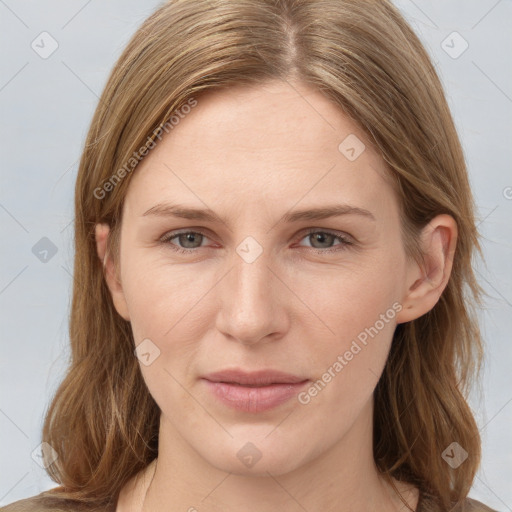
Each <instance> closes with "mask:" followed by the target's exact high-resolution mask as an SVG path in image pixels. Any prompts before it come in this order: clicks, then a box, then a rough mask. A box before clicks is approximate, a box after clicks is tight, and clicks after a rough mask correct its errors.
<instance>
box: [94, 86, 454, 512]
mask: <svg viewBox="0 0 512 512" xmlns="http://www.w3.org/2000/svg"><path fill="white" fill-rule="evenodd" d="M350 134H353V135H355V136H357V137H358V138H359V139H360V140H361V141H363V142H364V143H365V145H366V149H364V151H362V153H361V154H360V155H359V156H358V157H357V158H356V159H354V160H353V161H351V160H350V159H348V158H347V157H346V153H344V152H343V147H342V150H341V151H340V149H339V148H338V146H339V145H340V143H342V141H344V140H345V139H346V137H347V136H348V135H350ZM353 141H354V139H351V142H353ZM352 145H353V144H352ZM350 156H353V155H352V154H350ZM385 176H386V169H385V164H384V161H383V160H382V157H381V156H380V155H379V154H378V153H377V152H376V151H375V150H374V149H373V148H372V147H371V145H370V144H369V142H368V141H366V139H365V136H364V133H362V132H361V130H360V129H359V128H358V127H357V126H356V125H355V124H354V123H353V122H352V121H351V120H349V119H348V118H347V117H346V116H344V115H343V113H342V112H341V111H340V110H339V109H337V108H336V106H335V105H333V104H332V103H331V102H329V101H328V100H327V99H326V98H324V97H323V96H322V95H321V94H320V93H319V92H318V91H316V90H314V89H311V88H309V87H307V86H305V85H304V84H300V83H295V84H294V85H293V87H291V86H290V85H289V84H286V83H284V82H280V81H278V82H271V83H268V84H266V85H265V86H258V87H257V88H255V87H253V88H247V87H232V88H230V89H228V90H225V91H221V92H219V91H216V92H215V93H213V94H208V95H206V96H204V97H200V98H199V100H198V105H197V106H196V107H195V108H194V109H193V111H192V112H191V113H190V114H188V115H187V116H186V117H185V118H184V119H182V120H181V121H180V123H179V125H177V126H176V127H175V128H174V129H173V131H172V132H171V133H170V134H169V135H168V136H164V138H163V140H162V141H161V142H158V145H157V146H156V148H155V149H153V150H152V151H151V152H150V153H149V154H148V155H147V156H146V157H145V159H144V160H143V161H142V162H141V164H140V165H139V167H138V168H137V170H136V172H135V174H134V176H133V177H132V178H131V179H132V181H131V183H130V186H129V189H128V193H127V197H126V200H125V204H124V210H123V223H122V231H121V248H120V261H114V260H113V259H112V257H111V256H110V255H109V254H105V252H106V251H105V249H106V240H107V237H108V233H109V230H108V226H106V225H97V227H96V239H97V247H98V255H99V257H100V259H101V260H102V261H104V264H105V278H106V280H107V284H108V286H109V289H110V291H111V294H112V298H113V301H114V304H115V307H116V309H117V311H118V313H119V314H120V315H121V316H122V317H123V318H125V319H126V320H129V321H130V322H131V326H132V330H133V334H134V339H135V343H136V345H138V344H140V343H141V342H142V341H143V340H145V339H149V340H151V343H152V344H153V345H154V346H155V347H157V348H158V350H159V351H160V352H159V355H158V357H156V358H155V359H154V360H153V361H152V362H151V364H149V365H147V366H146V365H144V364H142V363H141V372H142V375H143V377H144V380H145V382H146V384H147V386H148V389H149V391H150V393H151V395H152V396H153V397H154V399H155V401H156V402H157V404H158V405H159V407H160V409H161V421H160V432H159V433H160V438H159V439H160V441H159V455H158V463H157V465H156V472H155V473H154V478H153V480H152V483H151V486H150V488H149V491H148V492H147V496H145V494H146V491H147V490H148V486H149V482H150V480H151V476H153V471H154V465H153V464H152V465H150V466H148V467H147V468H146V470H145V471H144V472H141V473H140V474H139V475H137V477H136V478H134V479H132V480H131V481H130V482H129V483H128V484H127V485H126V486H125V487H124V488H123V490H122V492H121V495H120V498H119V501H118V506H117V511H116V512H140V511H142V510H143V511H144V512H163V511H165V512H174V511H176V512H177V511H187V510H188V511H190V512H193V511H194V510H197V511H199V512H201V511H209V512H221V511H222V512H234V511H235V510H236V511H239V510H244V511H254V512H271V511H272V512H274V511H276V510H279V511H281V512H296V511H297V512H298V511H303V510H309V511H313V510H324V511H326V512H328V511H332V512H334V511H336V512H339V511H363V510H379V511H382V512H391V511H398V510H407V508H406V506H405V505H404V503H403V502H402V501H401V500H400V498H399V497H398V496H397V494H396V492H395V491H394V490H393V489H392V488H391V487H390V486H389V484H387V483H386V482H385V481H384V479H383V478H382V476H381V475H380V473H379V471H378V470H377V468H376V466H375V463H374V459H373V451H372V417H373V403H374V402H373V391H374V389H375V386H376V384H377V382H378V378H379V376H380V375H381V372H382V370H383V368H384V365H385V362H386V358H387V355H388V352H389V348H390V345H391V341H392V336H393V332H394V329H395V327H396V325H397V324H399V323H403V322H408V321H410V320H413V319H415V318H418V317H420V316H422V315H423V314H425V313H426V312H428V311H429V310H430V309H432V307H433V306H434V305H435V304H436V302H437V301H438V300H439V297H440V295H441V293H442V291H443V290H444V288H445V286H446V284H447V282H448V279H449V275H450V272H451V267H452V259H453V254H454V251H455V244H456V236H457V227H456V223H455V221H454V220H453V218H452V217H450V216H448V215H439V216H437V217H435V218H434V219H433V220H432V221H431V222H430V224H429V225H428V226H427V227H426V228H425V229H424V231H423V233H422V238H421V242H422V246H423V250H424V252H425V254H426V255H427V259H426V261H427V266H426V268H420V267H419V266H418V265H417V264H416V263H415V262H413V261H411V260H409V259H407V258H406V255H405V252H404V247H403V242H402V239H401V235H400V222H399V216H398V211H399V210H398V199H397V197H396V196H395V194H394V192H393V189H392V188H391V186H390V184H389V182H388V181H387V180H386V179H385ZM163 202H168V203H173V204H177V203H179V204H180V205H183V206H187V207H191V208H199V209H204V208H210V209H211V210H212V211H213V212H214V214H215V218H214V219H210V220H198V219H184V218H178V217H173V216H163V215H149V214H148V215H144V213H145V212H146V211H148V210H149V209H151V208H152V207H154V206H155V205H157V204H158V203H163ZM342 203H343V204H350V205H351V206H355V207H358V208H361V209H365V210H368V211H369V212H370V213H371V214H372V216H373V218H372V217H370V216H368V215H360V214H357V213H348V214H344V215H340V216H336V217H330V218H325V219H321V220H320V219H317V220H307V219H302V220H298V221H294V222H292V221H281V222H279V221H280V219H281V218H282V217H283V215H284V214H286V213H290V212H296V211H298V210H302V209H311V208H318V207H326V206H327V205H338V204H342ZM220 218H222V219H223V221H222V220H220ZM309 228H314V231H313V233H314V234H312V233H310V232H309V231H308V230H309ZM178 230H179V231H180V233H181V234H183V232H187V230H188V231H190V232H194V233H196V234H195V235H194V236H193V237H192V238H190V239H187V237H184V236H182V237H178V236H175V237H174V238H172V239H167V241H160V239H161V238H162V237H163V236H164V235H169V234H175V235H176V231H178ZM326 232H327V234H326ZM321 233H323V235H321ZM331 235H334V236H331ZM337 236H341V237H342V238H341V239H338V238H337ZM247 237H252V238H251V239H249V242H247ZM347 241H349V242H351V243H350V244H349V243H347ZM242 242H243V243H242ZM241 244H242V245H241ZM173 247H174V248H188V249H189V251H190V252H188V253H187V254H181V253H178V252H176V251H175V250H173ZM237 248H243V249H244V251H238V252H237ZM259 248H261V250H262V252H261V254H259V253H258V254H259V255H258V256H257V257H256V258H255V259H254V260H253V261H250V262H248V260H247V259H244V257H242V256H243V255H245V254H250V255H255V254H256V252H255V251H258V249H259ZM393 304H394V305H395V307H394V308H393ZM397 305H398V307H396V306H397ZM389 311H391V312H392V313H389ZM383 314H386V315H387V316H386V319H385V320H386V321H383V320H382V316H381V315H383ZM379 319H381V321H380V323H377V321H379ZM381 325H382V327H381ZM371 326H378V329H377V330H378V333H377V334H374V335H373V336H372V337H368V340H367V344H365V345H363V344H361V343H359V345H360V348H361V350H359V351H357V352H356V353H355V354H354V355H353V356H350V355H348V356H347V357H345V354H346V353H347V351H350V349H351V346H352V347H353V345H352V343H353V341H354V340H358V335H360V334H361V333H362V332H365V329H367V328H370V327H371ZM359 339H360V338H359ZM146 343H147V342H146ZM153 345H151V346H153ZM340 355H341V356H343V361H344V362H345V363H346V364H343V368H342V370H341V371H338V372H336V371H335V370H333V364H334V363H335V362H336V361H337V360H338V359H337V358H338V356H340ZM226 368H241V369H244V370H246V371H254V370H259V369H269V368H270V369H274V370H281V371H284V372H287V373H292V374H294V375H297V376H300V377H303V378H305V379H309V380H310V381H311V382H316V381H317V380H318V379H322V378H323V379H324V382H325V379H326V377H325V373H326V372H327V371H328V369H329V368H330V369H331V373H330V375H331V377H332V378H331V379H330V380H329V382H328V383H327V384H326V385H325V387H324V388H323V389H322V390H321V391H320V392H318V393H317V394H315V395H314V396H311V395H308V396H309V398H310V400H309V402H307V403H304V402H305V400H303V402H301V401H300V400H298V398H297V397H294V398H292V399H290V400H288V401H287V402H285V403H283V404H281V405H279V406H277V407H274V408H272V409H270V410H267V411H263V412H259V413H250V412H246V411H241V410H235V409H232V408H229V407H227V406H226V405H225V404H224V403H222V402H220V401H219V400H218V399H217V398H216V397H214V396H213V395H212V394H211V393H210V392H209V389H207V386H205V381H204V380H203V379H202V378H201V377H203V376H204V375H205V374H206V373H209V372H212V371H218V370H221V369H226ZM308 389H309V388H306V391H307V390H308ZM247 443H252V445H254V446H255V447H256V449H257V451H258V453H259V454H260V455H261V458H260V459H259V460H258V461H257V462H256V463H255V464H254V465H253V466H251V467H249V466H247V465H246V464H244V463H242V461H241V459H240V458H239V456H237V454H239V452H240V450H241V449H242V448H243V447H244V446H247ZM394 483H395V485H396V487H397V489H398V490H399V491H400V492H401V494H402V495H403V497H404V498H405V500H406V501H407V503H408V506H409V507H410V508H411V509H412V510H414V509H415V508H416V505H417V501H418V490H417V489H416V488H414V487H412V486H409V485H406V484H402V483H399V482H397V481H395V482H394ZM143 502H144V505H143Z"/></svg>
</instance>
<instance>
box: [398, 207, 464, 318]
mask: <svg viewBox="0 0 512 512" xmlns="http://www.w3.org/2000/svg"><path fill="white" fill-rule="evenodd" d="M456 244H457V223H456V222H455V220H454V219H453V217H451V216H450V215H447V214H441V215H438V216H437V217H435V218H434V219H432V221H431V222H429V224H428V225H427V226H425V228H424V229H423V231H422V233H421V246H422V251H423V254H424V255H425V257H424V260H425V264H424V265H418V263H416V262H411V263H410V266H409V268H408V270H407V280H406V291H405V295H404V297H403V300H402V306H403V309H402V311H400V313H399V314H398V315H397V323H404V322H409V321H411V320H415V319H416V318H419V317H420V316H423V315H424V314H425V313H428V312H429V311H430V310H431V309H432V308H433V307H434V306H435V305H436V304H437V302H438V300H439V298H440V297H441V294H442V293H443V291H444V289H445V288H446V285H447V284H448V281H449V279H450V274H451V270H452V265H453V257H454V255H455V248H456Z"/></svg>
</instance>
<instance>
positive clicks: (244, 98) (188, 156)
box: [126, 81, 391, 214]
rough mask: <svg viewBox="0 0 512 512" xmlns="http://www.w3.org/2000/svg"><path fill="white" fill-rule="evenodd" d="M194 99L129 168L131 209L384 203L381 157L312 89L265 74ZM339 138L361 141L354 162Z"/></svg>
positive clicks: (356, 127)
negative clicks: (175, 203) (159, 204)
mask: <svg viewBox="0 0 512 512" xmlns="http://www.w3.org/2000/svg"><path fill="white" fill-rule="evenodd" d="M196 99H197V105H196V106H195V107H194V108H193V109H192V110H191V111H190V113H188V114H187V115H184V116H182V118H181V119H180V122H179V124H177V125H175V126H174V128H173V129H172V130H171V131H170V132H169V133H168V134H166V135H164V136H163V138H162V140H161V141H158V139H156V141H157V145H156V147H155V148H154V149H153V150H151V151H150V152H149V153H148V155H147V156H146V157H145V158H144V160H143V161H142V162H141V163H140V164H139V166H138V167H137V169H136V171H135V172H134V175H133V177H132V179H131V181H132V182H131V183H130V185H129V190H128V195H127V198H126V202H127V203H130V204H133V205H135V206H137V205H138V206H140V207H137V210H138V211H139V214H140V209H141V208H143V207H145V206H147V207H150V206H151V203H152V202H155V201H157V200H161V199H169V200H176V199H177V198H179V199H180V200H182V199H183V198H186V199H190V201H191V202H194V203H195V204H196V205H197V206H198V207H204V206H205V204H201V202H202V203H206V202H209V203H212V204H209V206H211V207H214V206H215V203H217V202H219V201H220V202H222V203H223V204H226V203H228V202H232V203H233V206H234V207H236V209H237V210H239V211H240V210H244V208H245V209H247V208H249V206H250V205H253V208H257V207H258V205H259V207H260V208H262V207H263V204H262V203H261V201H262V200H265V202H266V203H267V204H269V205H271V204H274V205H275V204H282V205H283V207H286V206H288V207H291V206H292V204H294V203H296V202H297V201H299V200H301V202H302V201H308V200H311V201H313V202H316V203H318V200H319V199H321V200H325V201H326V202H340V200H346V201H347V202H354V203H361V202H364V203H366V204H370V203H372V202H373V203H375V202H381V203H383V204H382V206H383V207H384V206H385V204H384V203H385V201H383V200H384V199H385V192H386V190H385V189H387V192H388V193H389V194H391V189H390V187H389V184H388V183H387V182H386V181H385V175H386V170H385V165H384V162H383V160H382V158H381V157H380V155H379V154H378V153H377V152H376V151H375V150H374V149H373V147H371V146H370V144H368V141H367V139H366V137H365V134H364V132H362V130H361V129H360V128H359V127H358V126H357V124H356V123H354V122H353V121H352V120H351V119H350V118H348V117H347V116H345V115H344V114H343V111H342V110H341V109H340V108H339V107H337V106H336V105H334V104H333V103H332V102H331V101H330V100H329V99H327V98H326V97H324V96H323V95H322V94H321V93H320V92H319V91H317V90H316V89H314V88H312V87H310V86H307V85H304V84H302V83H287V82H284V81H273V82H268V83H266V84H262V85H259V86H246V85H244V86H233V87H229V88H226V89H222V90H216V91H208V92H207V93H205V94H202V95H199V96H198V97H197V98H196ZM347 137H348V139H347ZM345 140H349V141H351V142H354V141H356V143H357V141H358V140H359V141H360V142H361V144H365V149H364V151H363V152H362V153H361V155H360V156H359V157H358V158H357V159H355V160H353V161H351V160H349V159H348V158H347V157H346V156H345V155H344V154H343V152H342V151H340V144H342V149H343V143H344V141H345ZM352 145H353V144H352ZM361 147H363V146H361ZM301 198H303V199H301ZM388 200H389V198H388ZM388 206H389V205H388Z"/></svg>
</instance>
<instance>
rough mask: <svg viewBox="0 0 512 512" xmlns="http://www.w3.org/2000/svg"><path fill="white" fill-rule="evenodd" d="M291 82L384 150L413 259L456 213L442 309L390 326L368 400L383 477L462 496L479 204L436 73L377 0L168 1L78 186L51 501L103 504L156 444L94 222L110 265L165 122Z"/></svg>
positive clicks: (53, 407) (445, 505) (133, 45)
mask: <svg viewBox="0 0 512 512" xmlns="http://www.w3.org/2000/svg"><path fill="white" fill-rule="evenodd" d="M291 79H298V80H300V81H302V82H304V83H307V84H309V85H311V86H313V87H315V88H316V89H317V90H319V91H320V92H321V93H322V94H324V95H325V96H326V97H327V98H329V99H330V100H332V102H333V103H334V104H335V105H337V106H338V107H339V108H340V113H344V114H345V115H348V116H350V118H351V119H353V120H354V121H355V122H356V123H358V125H359V126H360V127H361V128H362V129H363V130H364V132H365V133H366V135H367V137H368V140H369V141H370V142H371V143H372V144H374V145H375V147H376V148H377V149H378V150H379V152H380V154H381V155H382V157H383V159H384V160H385V162H386V164H387V166H388V168H389V176H390V178H391V179H392V181H393V186H394V188H395V190H396V192H397V197H398V198H399V207H400V215H401V229H402V234H403V241H404V247H405V249H406V252H407V255H408V256H409V257H411V258H414V259H415V260H416V261H417V262H418V263H421V262H422V253H421V251H420V246H419V231H420V229H421V228H423V227H424V226H425V225H426V224H427V223H428V222H429V221H430V220H431V219H432V218H433V217H435V216H436V215H438V214H441V213H446V214H449V215H451V216H452V217H453V218H454V219H455V221H456V223H457V228H458V238H457V247H456V252H455V255H454V260H453V268H452V273H451V276H450V279H449V282H448V284H447V286H446V288H445V290H444V291H443V293H442V295H441V297H440V299H439V301H438V303H437V304H436V305H435V306H434V307H433V308H432V310H431V311H429V312H428V313H427V314H425V315H423V316H422V317H420V318H418V319H416V320H414V321H410V322H407V323H403V324H399V325H398V326H397V328H396V331H395V333H394V338H393V342H392V346H391V350H390V353H389V357H388V360H387V363H386V366H385V369H384V372H383V374H382V377H381V379H380V381H379V382H378V384H377V388H376V390H375V394H374V396H375V412H374V458H375V462H376V464H377V466H378V468H379V470H380V471H381V472H382V473H384V474H385V475H388V476H393V477H395V478H397V479H399V480H403V481H407V482H410V483H412V484H414V485H416V486H418V487H419V488H420V490H421V491H422V492H423V493H428V494H429V495H431V496H432V497H433V498H434V499H435V500H436V501H437V502H438V504H439V506H440V507H441V509H449V508H450V507H451V506H452V505H453V504H454V503H456V502H459V501H460V500H462V499H463V498H465V497H466V496H467V494H468V492H469V490H470V488H471V485H472V481H473V478H474V476H475V473H476V470H477V468H478V465H479V463H480V437H479V433H478V429H477V425H476V423H475V420H474V418H473V415H472V412H471V410H470V408H469V407H468V404H467V402H466V400H465V396H467V393H468V392H469V389H470V385H471V383H472V382H473V380H474V378H475V377H477V376H478V369H479V368H480V364H481V358H482V341H481V338H480V332H479V328H478V324H477V321H476V314H475V311H476V308H477V307H478V306H480V305H481V294H482V290H481V288H480V287H479V285H478V283H477V281H476V279H475V275H474V271H473V268H472V257H473V254H474V253H475V250H478V251H479V252H480V254H481V249H480V246H479V243H478V232H477V227H476V225H475V218H474V200H473V197H472V194H471V190H470V186H469V181H468V176H467V171H466V164H465V159H464V155H463V151H462V148H461V144H460V141H459V138H458V135H457V132H456V129H455V126H454V123H453V119H452V116H451V114H450V111H449V107H448V105H447V101H446V98H445V96H444V92H443V88H442V85H441V83H440V80H439V77H438V75H437V73H436V71H435V69H434V67H433V65H432V63H431V61H430V59H429V56H428V54H427V52H426V50H425V48H424V47H423V45H422V44H421V42H420V40H419V38H418V37H417V36H416V35H415V33H414V32H413V30H412V29H411V27H410V26H409V25H408V23H407V22H406V21H405V20H404V18H403V17H402V15H401V14H400V12H399V11H398V10H397V8H396V7H395V6H394V5H393V4H392V3H391V2H390V1H386V0H379V1H371V0H173V1H169V2H167V3H165V4H164V5H162V6H161V7H160V8H159V9H158V10H157V11H156V12H155V13H154V14H152V15H151V16H150V17H149V18H148V19H147V20H146V21H145V22H144V23H143V24H142V26H141V27H140V28H139V30H138V31H137V32H136V33H135V35H134V36H133V38H132V39H131V41H130V42H129V44H128V46H127V47H126V49H125V50H124V52H123V53H122V55H121V57H120V58H119V60H118V61H117V63H116V64H115V66H114V68H113V71H112V73H111V75H110V77H109V80H108V82H107V84H106V86H105V89H104V91H103V93H102V96H101V98H100V101H99V104H98V107H97V109H96V112H95V114H94V117H93V120H92V124H91V127H90V130H89V133H88V136H87V140H86V143H85V147H84V150H83V154H82V158H81V162H80V167H79V171H78V177H77V181H76V190H75V224H74V226H75V260H74V283H73V301H72V308H71V318H70V340H71V361H70V366H69V369H68V372H67V374H66V376H65V378H64V380H63V382H62V383H61V385H60V387H59V388H58V390H57V392H56V394H55V396H54V398H53V401H52V402H51V404H50V406H49V409H48V411H47V414H46V418H45V422H44V427H43V441H46V442H47V443H49V444H50V445H51V446H52V447H53V448H54V449H55V450H56V451H57V453H58V454H59V458H58V459H57V460H56V461H55V462H54V463H53V464H51V465H50V466H49V467H48V468H47V471H48V473H49V475H50V476H51V478H52V479H53V480H55V481H56V482H57V483H59V484H60V487H58V488H56V489H53V490H51V491H48V492H47V493H46V494H47V495H48V496H54V497H57V496H60V497H62V498H63V499H64V498H67V499H73V500H77V501H79V502H81V503H82V504H84V505H86V504H90V505H91V506H92V507H96V506H101V505H105V504H108V503H113V502H114V501H116V500H117V498H118V495H119V492H120V490H121V488H122V487H123V485H124V484H125V483H126V482H127V481H128V480H129V479H130V478H131V477H132V476H133V475H135V474H136V473H138V472H139V471H140V470H142V469H143V468H145V467H146V466H147V465H148V464H149V463H150V462H151V461H152V460H153V459H154V458H155V457H156V456H157V453H158V428H159V418H160V411H159V408H158V406H157V404H156V403H155V401H154V400H153V398H152V397H151V395H150V393H149V391H148V389H147V386H146V385H145V382H144V380H143V378H142V375H141V371H140V367H139V361H138V359H137V358H136V357H135V355H134V346H135V345H134V339H133V336H132V331H131V327H130V323H129V322H127V321H125V320H124V319H123V318H122V317H121V316H120V315H119V314H118V313H117V311H116V310H115V308H114V305H113V302H112V298H111V295H110V292H109V289H108V287H107V285H106V282H105V279H104V276H103V268H102V264H101V261H100V260H99V258H98V256H97V252H96V242H95V231H94V229H95V225H96V224H97V223H101V222H104V223H108V224H109V225H110V227H111V237H110V238H109V241H108V243H109V251H110V252H111V253H112V255H113V257H114V261H115V260H116V259H118V249H119V247H118V246H119V243H118V242H119V230H120V223H121V214H122V207H123V201H124V198H125V196H126V191H127V187H128V185H129V182H130V177H131V176H132V175H133V170H134V169H135V168H136V166H135V165H134V163H133V162H132V163H131V164H130V165H131V168H129V169H128V170H126V163H127V162H130V161H131V160H130V159H131V158H133V155H134V154H136V153H137V152H138V151H139V150H140V148H141V147H147V146H148V145H151V144H155V143H157V142H158V139H157V137H158V134H160V133H162V127H163V126H165V125H166V123H167V125H166V126H169V124H168V120H169V119H170V116H171V115H173V113H175V112H176V111H179V109H180V108H181V107H182V106H183V105H185V104H186V103H187V102H189V101H190V99H191V98H196V100H197V101H200V99H201V93H202V92H205V91H212V90H214V89H219V88H226V87H230V86H233V85H235V84H247V85H249V84H252V85H258V84H262V83H264V82H265V81H267V80H285V81H289V80H291ZM166 131H167V129H166ZM170 136H171V137H172V133H171V134H170ZM340 142H341V141H340ZM122 168H124V169H125V172H124V173H120V174H122V177H121V178H122V179H119V180H117V181H115V183H113V182H112V176H113V174H114V173H115V172H116V171H117V170H119V169H122ZM117 176H118V177H119V173H118V175H117ZM109 180H110V181H109ZM108 181H109V182H110V183H111V184H112V183H113V185H112V186H108V187H105V186H104V184H105V183H106V182H108ZM107 188H108V193H107V192H105V193H103V192H102V197H101V198H98V195H99V194H98V190H99V189H101V190H103V191H105V190H106V189H107ZM454 441H456V442H458V443H459V444H460V445H461V446H462V447H463V448H464V449H465V450H466V451H467V452H468V454H469V456H468V458H467V460H466V461H465V462H464V463H463V464H462V465H461V466H460V467H458V468H457V469H452V468H451V467H450V466H449V465H448V464H447V463H446V462H445V461H444V460H443V458H442V456H441V454H442V452H443V450H445V448H447V447H448V446H449V445H450V444H451V443H452V442H454Z"/></svg>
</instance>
